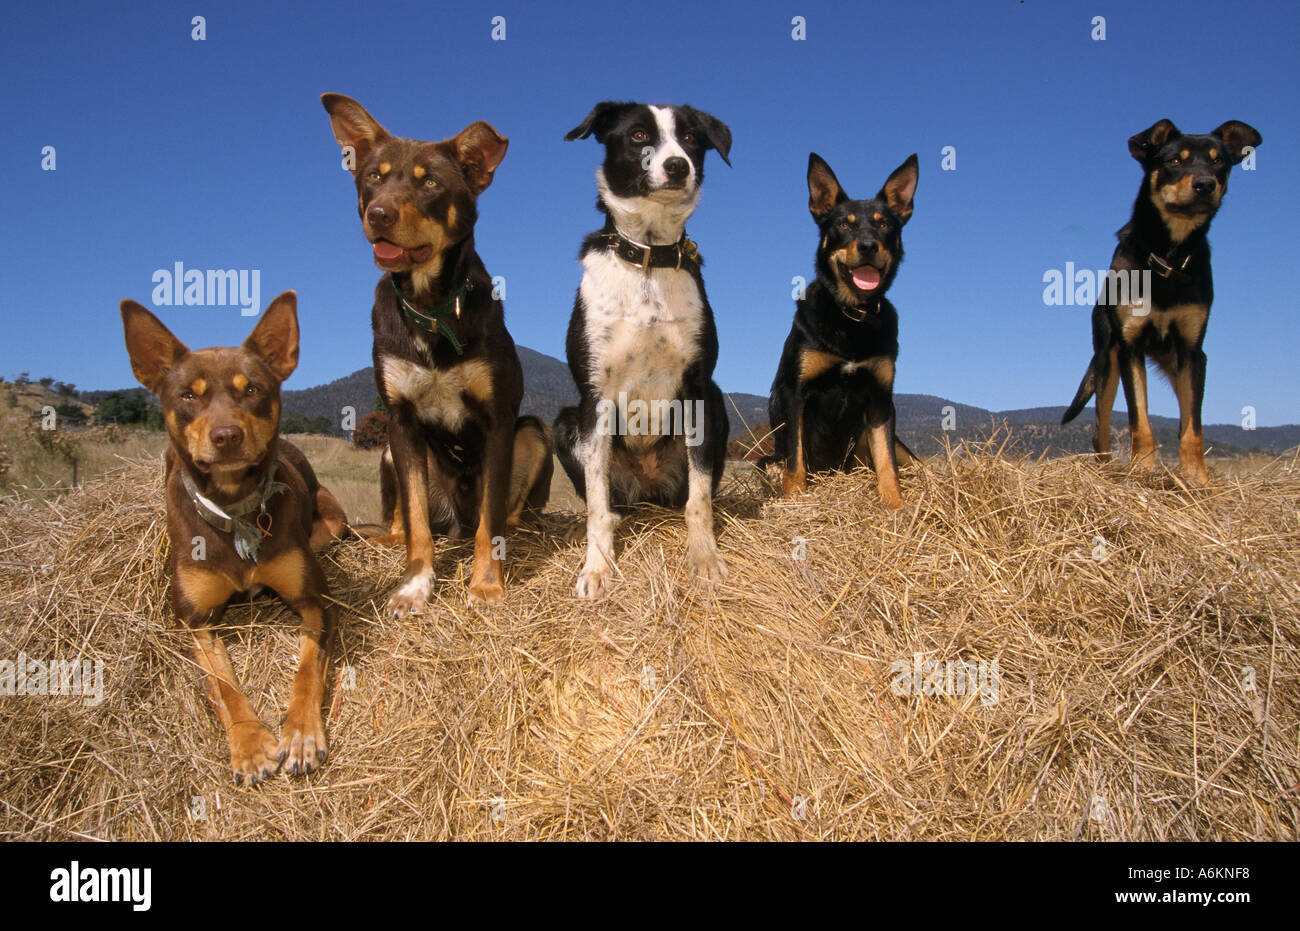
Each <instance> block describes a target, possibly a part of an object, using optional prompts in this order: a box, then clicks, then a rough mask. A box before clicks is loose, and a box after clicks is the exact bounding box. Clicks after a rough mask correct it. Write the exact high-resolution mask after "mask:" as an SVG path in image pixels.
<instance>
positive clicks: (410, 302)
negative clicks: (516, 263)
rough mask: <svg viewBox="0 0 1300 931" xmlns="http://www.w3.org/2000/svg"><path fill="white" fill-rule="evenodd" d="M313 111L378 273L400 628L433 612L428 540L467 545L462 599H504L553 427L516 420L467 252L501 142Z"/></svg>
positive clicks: (350, 103) (379, 349)
mask: <svg viewBox="0 0 1300 931" xmlns="http://www.w3.org/2000/svg"><path fill="white" fill-rule="evenodd" d="M321 102H322V103H323V104H324V105H325V109H326V110H327V111H328V112H329V115H330V123H331V125H332V127H333V130H334V136H335V138H336V139H337V140H338V143H339V145H340V146H342V147H343V151H344V153H345V156H347V157H348V158H349V159H350V164H349V167H350V169H351V171H352V174H353V175H354V176H355V178H356V183H357V194H358V199H357V210H358V212H359V213H360V215H361V225H362V229H363V231H364V232H365V235H366V238H367V239H368V240H369V241H370V242H371V243H372V245H373V250H374V259H375V264H376V265H378V266H379V267H380V268H381V269H383V271H384V274H383V276H382V277H381V278H380V279H379V284H378V285H377V286H376V288H375V306H374V310H373V311H372V316H371V321H372V325H373V328H374V335H375V343H374V363H375V381H376V382H377V384H378V386H379V391H380V393H381V394H382V395H383V397H384V401H385V403H386V404H387V405H388V410H389V413H390V415H391V417H392V426H391V428H390V433H389V450H388V452H387V453H386V454H385V458H384V466H383V468H384V473H385V474H384V475H383V484H384V487H385V488H386V489H388V492H389V493H388V494H386V496H385V497H386V498H387V499H388V500H387V501H386V502H385V510H386V511H387V510H390V509H391V510H392V514H391V518H392V521H393V531H394V533H395V534H396V533H397V532H398V527H397V525H398V523H400V525H401V530H400V532H401V533H402V535H403V536H404V538H405V542H406V574H405V576H404V577H403V578H402V581H401V584H400V585H399V586H398V588H397V590H396V591H395V592H394V593H393V595H392V597H391V598H389V600H388V611H389V613H390V614H391V615H392V616H394V617H402V616H404V615H406V614H407V613H409V612H413V611H418V610H419V609H420V608H422V607H423V606H424V605H425V603H426V602H427V600H428V597H429V592H430V588H431V586H432V583H433V578H434V570H433V536H432V535H433V534H434V533H447V534H449V535H451V536H453V537H462V536H468V535H469V534H471V533H473V534H474V569H473V573H472V575H471V578H470V584H469V594H470V600H471V602H473V603H481V604H492V603H495V602H499V601H500V600H501V598H502V597H503V595H504V587H503V578H502V572H501V565H500V560H498V559H495V558H494V553H496V552H498V548H497V546H496V545H495V544H494V541H495V540H497V538H498V537H500V536H501V535H502V534H504V533H505V531H506V528H507V526H509V525H513V524H514V523H516V522H518V520H519V519H520V516H521V514H522V512H523V511H524V509H525V508H532V509H540V508H542V507H543V506H544V505H545V504H546V499H547V496H548V495H549V493H550V479H551V469H552V465H551V441H550V430H549V429H548V428H547V426H546V424H544V423H543V422H542V421H540V420H538V419H537V418H535V417H520V416H519V403H520V401H521V399H522V398H523V390H524V381H523V370H522V368H521V367H520V365H519V355H518V353H516V352H515V344H514V341H513V340H512V339H511V338H510V334H509V333H508V332H507V331H506V325H505V312H504V310H503V308H502V306H501V301H500V300H499V299H498V298H497V297H496V296H495V295H494V293H493V286H492V280H491V278H490V277H489V276H488V273H487V270H486V269H485V268H484V267H483V262H482V261H481V260H480V259H479V257H478V253H477V252H475V251H474V223H475V220H477V218H478V209H477V201H478V196H479V195H480V194H482V193H483V191H485V190H486V189H487V187H488V185H489V184H491V183H492V174H493V172H494V171H496V168H497V166H498V165H499V164H500V163H501V159H502V158H504V157H505V154H506V145H507V140H506V138H505V137H503V136H502V135H501V134H500V133H498V132H497V131H496V130H495V129H493V128H492V127H491V126H489V125H488V124H487V123H484V122H482V121H479V122H476V123H471V124H470V125H469V126H467V127H466V128H465V129H463V130H461V132H460V133H459V134H457V135H456V136H453V137H452V138H450V139H445V140H443V141H442V142H423V141H420V140H417V139H404V138H399V137H396V136H392V135H390V134H389V133H388V132H387V131H385V129H384V128H383V127H382V126H380V125H379V123H377V122H376V121H375V119H374V118H373V117H372V116H371V115H370V114H369V113H367V112H366V111H365V109H364V108H362V106H361V105H360V104H359V103H357V102H356V101H355V100H352V99H351V98H349V97H344V96H341V95H339V94H323V95H322V96H321ZM393 490H395V491H396V498H397V501H396V502H395V501H393V495H392V491H393ZM398 503H400V507H399V506H396V505H397V504H398ZM389 517H390V515H389V514H385V519H388V518H389Z"/></svg>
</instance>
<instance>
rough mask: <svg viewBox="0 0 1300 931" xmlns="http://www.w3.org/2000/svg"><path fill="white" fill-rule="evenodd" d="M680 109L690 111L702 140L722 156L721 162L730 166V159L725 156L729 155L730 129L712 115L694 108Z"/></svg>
mask: <svg viewBox="0 0 1300 931" xmlns="http://www.w3.org/2000/svg"><path fill="white" fill-rule="evenodd" d="M682 109H684V110H688V111H690V113H691V114H692V115H693V116H694V117H695V121H696V122H697V123H699V125H700V129H701V130H702V131H703V132H704V138H705V139H706V140H707V141H708V143H709V145H710V146H711V147H712V148H713V149H715V150H716V151H717V153H718V154H719V155H721V156H722V160H723V161H724V162H726V163H727V165H728V166H730V165H731V159H730V158H728V157H727V156H728V155H730V154H731V129H730V128H729V127H728V126H727V124H726V123H724V122H722V120H720V119H718V118H717V117H716V116H714V115H713V114H712V113H705V112H704V111H703V110H696V109H695V108H694V107H689V106H688V107H683V108H682Z"/></svg>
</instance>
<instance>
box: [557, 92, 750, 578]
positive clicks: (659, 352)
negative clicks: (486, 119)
mask: <svg viewBox="0 0 1300 931" xmlns="http://www.w3.org/2000/svg"><path fill="white" fill-rule="evenodd" d="M592 135H594V136H595V137H596V141H597V142H599V143H601V144H602V145H604V146H605V160H604V163H603V164H602V166H601V167H600V169H598V170H597V172H596V186H597V190H598V191H599V200H598V202H597V206H598V207H599V209H600V210H601V212H603V213H604V214H605V225H604V227H603V228H602V229H601V230H600V231H598V232H595V233H592V234H591V235H589V236H588V237H587V238H586V239H585V240H584V241H583V244H582V250H581V253H580V259H581V262H582V283H581V285H580V286H579V288H578V295H577V299H576V301H575V302H574V308H573V316H572V318H571V319H570V322H569V334H568V340H567V343H566V350H567V354H568V360H569V368H570V370H571V371H572V372H573V378H574V381H575V382H577V385H578V392H579V395H580V401H579V404H578V406H577V407H570V408H566V409H564V410H563V411H561V412H560V415H559V417H558V418H557V419H556V422H555V444H556V452H557V454H558V455H559V457H560V463H561V464H562V465H563V466H564V470H565V472H567V473H568V475H569V478H570V479H571V480H572V481H573V485H574V487H575V488H576V489H577V491H578V493H579V494H580V495H582V496H583V497H584V498H585V499H586V502H587V559H586V564H585V565H584V566H583V568H582V572H581V573H580V574H579V576H578V584H577V591H578V594H579V596H581V597H585V598H596V597H599V596H600V595H602V594H604V593H605V592H606V591H608V589H609V587H610V585H611V583H612V573H613V571H614V525H615V522H616V518H615V516H614V513H613V511H612V510H611V507H613V508H621V507H624V506H627V505H631V504H634V503H637V502H652V503H655V504H660V505H663V506H666V507H673V508H680V507H682V506H683V505H684V506H685V508H686V526H687V554H686V556H687V561H688V563H689V565H690V567H691V569H692V570H693V571H694V573H695V574H696V575H697V576H699V577H701V578H703V579H705V580H708V581H718V580H720V579H721V578H722V577H723V575H724V574H725V568H724V566H723V562H722V558H721V557H720V556H719V555H718V548H717V544H716V542H715V540H714V536H713V493H714V492H715V491H716V490H717V487H718V483H719V482H720V481H721V479H722V472H723V469H724V467H725V465H726V454H727V433H728V423H727V411H726V408H725V406H724V402H723V398H722V392H721V391H720V390H719V389H718V386H717V385H716V384H714V382H713V368H714V365H715V364H716V363H717V360H718V334H717V329H716V328H715V326H714V322H713V311H712V309H711V308H710V307H709V301H708V298H707V297H705V294H704V279H703V278H702V277H701V275H700V265H701V261H700V257H699V253H698V252H697V251H696V248H695V244H694V243H692V242H691V241H690V240H689V239H688V238H687V237H686V221H687V219H688V218H689V217H690V215H691V213H692V212H693V211H694V210H695V207H696V204H698V203H699V198H700V184H701V182H702V181H703V180H704V156H705V153H706V152H708V150H710V149H714V150H716V151H717V153H718V154H719V155H720V156H721V157H722V159H723V161H726V162H727V163H728V164H730V161H729V160H728V158H727V156H728V153H729V152H730V151H731V131H730V130H729V129H728V128H727V127H726V125H725V124H724V123H722V122H721V121H720V120H718V119H717V118H716V117H713V116H711V115H709V114H708V113H703V112H701V111H699V110H696V109H693V108H692V107H688V106H679V107H670V106H651V105H648V104H638V103H614V102H605V103H600V104H597V105H596V107H595V108H594V109H593V110H592V111H591V113H589V114H588V115H587V118H586V119H585V120H583V121H582V123H581V124H580V125H578V126H577V127H576V128H575V129H573V130H572V131H571V132H569V134H568V135H566V136H565V138H566V139H569V140H573V139H585V138H587V137H588V136H592Z"/></svg>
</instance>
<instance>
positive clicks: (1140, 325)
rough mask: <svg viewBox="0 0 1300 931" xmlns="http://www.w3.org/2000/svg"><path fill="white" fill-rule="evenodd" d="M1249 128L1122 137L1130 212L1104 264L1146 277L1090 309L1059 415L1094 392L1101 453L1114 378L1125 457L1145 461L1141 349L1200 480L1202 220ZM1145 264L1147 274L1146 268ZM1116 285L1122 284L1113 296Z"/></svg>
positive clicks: (1215, 202) (1183, 455)
mask: <svg viewBox="0 0 1300 931" xmlns="http://www.w3.org/2000/svg"><path fill="white" fill-rule="evenodd" d="M1260 142H1261V138H1260V135H1259V133H1258V132H1256V131H1255V130H1254V128H1252V127H1250V126H1247V125H1246V124H1245V123H1240V122H1238V121H1236V120H1229V121H1228V122H1226V123H1224V124H1223V125H1222V126H1220V127H1219V128H1218V129H1215V130H1213V131H1211V132H1210V133H1209V134H1208V135H1203V136H1194V135H1184V134H1183V133H1182V132H1180V131H1179V130H1178V127H1176V126H1175V125H1174V124H1173V123H1172V122H1171V121H1169V120H1161V121H1160V122H1158V123H1156V124H1155V125H1154V126H1152V127H1151V128H1150V129H1146V130H1143V131H1142V132H1140V133H1138V134H1137V135H1136V136H1133V137H1132V138H1131V139H1129V141H1128V150H1129V153H1130V154H1131V155H1132V156H1133V157H1134V158H1135V159H1137V161H1138V163H1139V164H1140V165H1141V166H1142V184H1141V186H1140V187H1139V188H1138V195H1137V200H1136V201H1135V202H1134V204H1133V216H1132V217H1131V218H1130V220H1129V222H1128V223H1127V225H1125V226H1124V228H1123V229H1121V230H1120V231H1119V234H1118V236H1119V245H1117V246H1116V247H1115V255H1114V257H1113V258H1112V259H1111V269H1112V270H1113V271H1114V272H1117V273H1120V274H1122V275H1126V276H1129V277H1131V276H1132V275H1133V273H1136V274H1137V276H1138V277H1137V280H1138V281H1139V282H1141V281H1146V282H1149V283H1150V293H1133V291H1134V290H1136V291H1141V289H1140V288H1139V289H1116V290H1115V291H1111V289H1109V288H1108V289H1107V290H1106V292H1105V293H1103V295H1102V297H1101V299H1100V300H1099V301H1098V302H1097V305H1096V307H1094V308H1093V311H1092V348H1093V356H1092V362H1091V363H1090V364H1089V365H1088V371H1087V372H1086V373H1084V376H1083V381H1082V382H1081V383H1080V385H1079V390H1078V392H1077V393H1076V394H1075V396H1074V401H1073V402H1071V404H1070V406H1069V408H1068V409H1067V410H1066V412H1065V415H1064V416H1063V417H1062V418H1061V423H1063V424H1064V423H1069V422H1070V421H1071V420H1073V419H1074V418H1075V417H1077V416H1078V414H1079V412H1080V411H1082V410H1083V407H1084V405H1085V404H1087V403H1088V399H1089V398H1091V397H1092V396H1093V394H1096V395H1097V425H1096V429H1095V433H1094V435H1093V449H1094V450H1096V451H1097V453H1098V454H1100V455H1102V456H1103V457H1108V456H1109V453H1110V411H1111V405H1112V404H1114V402H1115V388H1116V385H1117V384H1122V385H1123V386H1124V399H1125V402H1126V403H1127V405H1128V422H1129V431H1130V434H1131V437H1132V453H1131V456H1130V459H1131V462H1132V465H1133V466H1134V467H1135V468H1137V469H1142V470H1149V469H1152V468H1154V467H1155V463H1156V453H1155V440H1154V438H1153V437H1152V434H1151V423H1150V421H1149V420H1148V418H1147V369H1146V358H1147V356H1151V358H1153V359H1154V360H1155V362H1156V364H1157V365H1158V366H1159V367H1160V370H1161V371H1162V372H1164V374H1165V375H1166V376H1167V377H1168V378H1169V381H1170V383H1171V384H1172V385H1173V388H1174V393H1175V394H1176V395H1177V396H1178V459H1179V464H1180V465H1181V467H1182V472H1183V476H1184V478H1185V479H1186V480H1187V481H1188V482H1189V483H1191V484H1193V485H1205V484H1208V483H1209V481H1210V475H1209V472H1208V470H1207V469H1206V467H1205V444H1204V441H1203V439H1202V435H1201V401H1202V399H1203V398H1204V395H1205V351H1204V349H1203V348H1202V344H1203V343H1204V341H1205V325H1206V323H1207V322H1208V321H1209V319H1210V303H1211V302H1212V301H1213V300H1214V280H1213V278H1212V276H1211V274H1210V244H1209V241H1208V239H1207V238H1206V234H1207V233H1208V232H1209V229H1210V221H1211V220H1212V219H1214V214H1215V213H1216V212H1217V211H1218V209H1219V204H1220V203H1221V202H1222V200H1223V195H1224V194H1225V193H1226V192H1227V190H1228V172H1229V171H1230V170H1231V169H1232V166H1233V165H1236V164H1238V163H1239V162H1241V160H1242V159H1243V158H1244V157H1245V156H1246V155H1247V154H1248V152H1247V149H1248V148H1250V147H1254V146H1257V145H1259V144H1260ZM1148 272H1149V274H1147V273H1148ZM1124 290H1129V291H1130V293H1128V294H1127V296H1126V298H1125V299H1121V295H1122V294H1123V291H1124Z"/></svg>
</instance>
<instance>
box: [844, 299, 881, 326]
mask: <svg viewBox="0 0 1300 931" xmlns="http://www.w3.org/2000/svg"><path fill="white" fill-rule="evenodd" d="M881 297H884V295H883V294H882V295H880V297H877V298H875V299H873V300H872V301H870V302H869V303H867V304H864V305H863V306H861V307H854V308H853V311H854V312H853V313H849V308H847V307H845V306H844V305H843V304H841V303H840V302H839V301H836V302H835V306H837V307H839V309H840V313H842V314H843V315H844V316H846V317H848V318H849V319H850V320H852V321H853V322H854V323H861V322H862V321H863V320H866V319H867V318H868V317H870V316H871V315H872V314H878V313H880V298H881Z"/></svg>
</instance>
